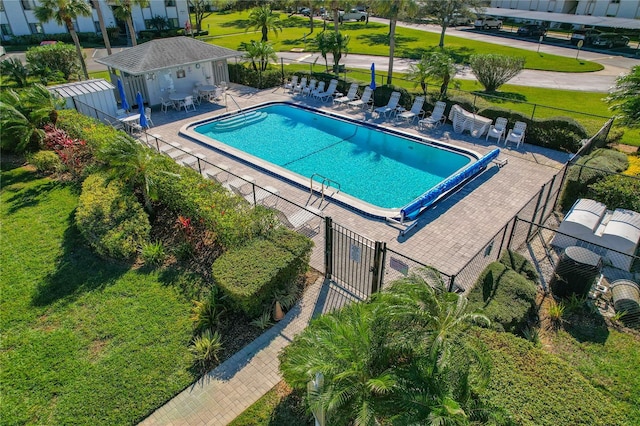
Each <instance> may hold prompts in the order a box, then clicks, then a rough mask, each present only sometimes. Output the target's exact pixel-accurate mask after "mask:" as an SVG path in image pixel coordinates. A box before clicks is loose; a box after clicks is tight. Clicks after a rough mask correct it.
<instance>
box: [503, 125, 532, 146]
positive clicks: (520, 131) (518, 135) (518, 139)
mask: <svg viewBox="0 0 640 426" xmlns="http://www.w3.org/2000/svg"><path fill="white" fill-rule="evenodd" d="M525 130H527V123H525V122H522V121H516V124H514V125H513V129H511V130H509V131H508V132H507V137H506V138H505V140H504V146H507V144H508V143H509V142H513V143H515V144H516V148H520V145H521V144H522V143H523V142H524V132H525Z"/></svg>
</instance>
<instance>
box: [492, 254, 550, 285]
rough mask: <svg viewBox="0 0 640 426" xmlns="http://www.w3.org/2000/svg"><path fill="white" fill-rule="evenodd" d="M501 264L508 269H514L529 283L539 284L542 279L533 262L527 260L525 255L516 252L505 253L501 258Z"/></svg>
mask: <svg viewBox="0 0 640 426" xmlns="http://www.w3.org/2000/svg"><path fill="white" fill-rule="evenodd" d="M500 263H502V264H503V265H504V266H506V267H507V268H511V269H513V270H514V271H516V272H517V273H519V274H520V275H522V276H524V277H525V278H526V279H528V280H529V281H534V282H537V281H538V279H539V278H540V276H539V275H538V271H536V268H534V267H533V265H532V264H531V262H529V261H528V260H527V259H525V257H524V256H523V255H521V254H520V253H517V252H515V251H511V250H507V251H505V252H504V254H503V255H502V257H501V258H500Z"/></svg>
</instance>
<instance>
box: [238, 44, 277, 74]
mask: <svg viewBox="0 0 640 426" xmlns="http://www.w3.org/2000/svg"><path fill="white" fill-rule="evenodd" d="M243 48H244V50H246V51H247V57H248V58H249V59H251V65H252V66H253V69H254V70H256V71H260V72H262V71H264V70H266V69H267V66H268V65H269V61H277V60H278V55H277V54H276V51H275V49H274V48H273V46H272V45H271V43H267V42H264V41H255V40H251V43H245V44H244V45H243ZM258 63H259V64H260V66H258Z"/></svg>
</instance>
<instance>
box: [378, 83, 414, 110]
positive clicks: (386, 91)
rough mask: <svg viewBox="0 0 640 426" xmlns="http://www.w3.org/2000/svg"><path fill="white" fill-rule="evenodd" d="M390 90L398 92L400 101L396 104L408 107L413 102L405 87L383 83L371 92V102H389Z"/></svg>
mask: <svg viewBox="0 0 640 426" xmlns="http://www.w3.org/2000/svg"><path fill="white" fill-rule="evenodd" d="M392 92H400V102H398V105H406V106H407V107H408V108H410V107H411V104H412V103H413V97H412V96H411V95H410V94H409V92H408V91H407V89H405V88H403V87H396V86H393V85H386V84H385V85H384V86H379V87H377V88H376V90H375V92H374V94H373V101H374V102H373V103H374V105H375V106H382V105H386V104H387V103H388V102H389V98H390V97H391V93H392Z"/></svg>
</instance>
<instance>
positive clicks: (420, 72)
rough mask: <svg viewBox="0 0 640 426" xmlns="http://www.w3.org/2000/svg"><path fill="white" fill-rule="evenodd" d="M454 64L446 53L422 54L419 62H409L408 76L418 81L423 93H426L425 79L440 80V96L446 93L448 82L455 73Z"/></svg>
mask: <svg viewBox="0 0 640 426" xmlns="http://www.w3.org/2000/svg"><path fill="white" fill-rule="evenodd" d="M456 71H457V69H456V66H455V63H454V61H453V58H451V56H449V55H447V54H446V53H440V52H431V53H428V54H425V55H422V58H421V59H420V62H418V63H416V64H411V66H410V70H409V78H410V79H412V80H416V85H417V84H418V83H419V84H420V87H421V88H422V92H423V93H424V95H425V96H426V95H427V84H426V81H427V80H429V79H434V80H439V81H442V84H441V85H440V97H441V98H443V97H444V96H446V95H447V89H448V87H449V83H450V82H451V80H452V79H453V77H454V76H455V75H456Z"/></svg>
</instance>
